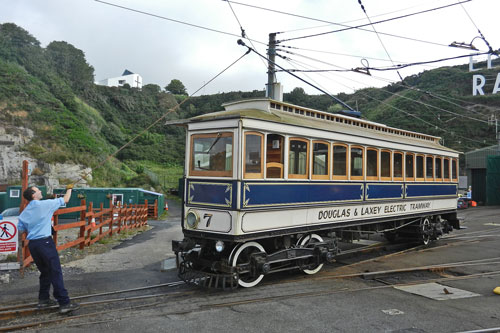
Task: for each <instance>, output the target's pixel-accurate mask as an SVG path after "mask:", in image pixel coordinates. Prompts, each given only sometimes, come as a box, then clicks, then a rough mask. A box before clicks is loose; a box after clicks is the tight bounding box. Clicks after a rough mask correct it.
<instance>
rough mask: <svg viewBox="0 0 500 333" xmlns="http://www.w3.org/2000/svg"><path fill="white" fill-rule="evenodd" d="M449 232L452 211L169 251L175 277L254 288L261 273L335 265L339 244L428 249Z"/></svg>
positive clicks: (197, 242) (196, 241)
mask: <svg viewBox="0 0 500 333" xmlns="http://www.w3.org/2000/svg"><path fill="white" fill-rule="evenodd" d="M453 228H456V229H458V228H459V221H458V220H457V218H456V213H451V214H445V215H429V216H422V217H416V218H412V219H405V220H395V221H384V222H378V223H371V224H364V225H359V224H353V225H350V226H345V225H344V226H342V227H341V228H330V229H327V230H321V229H318V230H314V231H313V230H310V231H309V232H307V233H294V234H285V235H280V236H276V237H268V238H261V239H258V240H249V241H247V242H243V241H241V242H226V244H224V249H223V250H221V251H218V250H217V249H216V247H217V246H220V244H217V243H219V242H218V241H217V240H214V239H208V238H195V237H186V238H185V239H184V240H183V241H172V249H173V251H174V252H175V254H176V257H177V266H178V272H179V277H180V278H181V279H182V280H184V281H185V282H187V283H191V284H195V285H199V286H202V287H209V288H221V289H233V288H236V287H238V286H241V287H247V288H248V287H253V286H255V285H257V284H258V283H259V282H260V281H261V280H262V279H263V277H264V275H267V274H271V273H276V272H280V271H284V270H292V269H299V270H301V271H303V272H304V273H306V274H316V273H317V272H319V271H320V270H321V269H322V267H323V265H324V264H325V263H327V262H333V261H335V256H336V255H337V254H338V253H339V252H340V249H339V248H338V242H339V241H343V242H346V241H347V242H349V241H353V240H357V239H360V238H361V236H363V235H367V234H368V235H369V234H383V235H384V236H385V238H386V239H387V240H388V241H390V242H394V241H396V239H397V238H404V239H411V240H412V241H417V242H420V243H422V244H424V245H428V244H429V243H430V242H432V241H434V240H437V239H439V237H440V236H441V235H443V234H445V233H448V232H450V231H452V230H453ZM219 250H220V248H219Z"/></svg>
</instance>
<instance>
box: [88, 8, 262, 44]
mask: <svg viewBox="0 0 500 333" xmlns="http://www.w3.org/2000/svg"><path fill="white" fill-rule="evenodd" d="M94 1H95V2H99V3H102V4H105V5H108V6H112V7H116V8H121V9H124V10H128V11H131V12H134V13H138V14H142V15H147V16H151V17H155V18H158V19H162V20H166V21H171V22H175V23H179V24H183V25H187V26H190V27H193V28H198V29H203V30H207V31H211V32H216V33H219V34H224V35H228V36H232V37H237V38H240V37H241V36H240V35H237V34H233V33H231V32H227V31H222V30H217V29H213V28H208V27H204V26H201V25H198V24H193V23H189V22H184V21H181V20H176V19H172V18H168V17H165V16H161V15H157V14H153V13H148V12H145V11H142V10H138V9H134V8H131V7H126V6H121V5H117V4H114V3H111V2H107V1H103V0H94ZM252 41H254V42H256V43H259V44H263V45H267V43H264V42H260V41H258V40H252Z"/></svg>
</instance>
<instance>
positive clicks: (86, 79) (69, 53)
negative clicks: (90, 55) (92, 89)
mask: <svg viewBox="0 0 500 333" xmlns="http://www.w3.org/2000/svg"><path fill="white" fill-rule="evenodd" d="M46 54H47V58H48V60H49V62H50V63H51V65H52V66H53V68H54V70H55V71H56V73H57V74H59V76H60V77H62V78H64V80H66V82H68V83H70V84H71V86H72V87H74V88H77V89H78V88H83V87H85V86H87V85H89V84H93V83H94V67H92V66H90V65H89V64H88V63H87V61H86V60H85V54H84V53H83V51H82V50H79V49H77V48H76V47H74V46H73V45H71V44H69V43H66V42H52V43H50V44H49V45H48V46H47V49H46Z"/></svg>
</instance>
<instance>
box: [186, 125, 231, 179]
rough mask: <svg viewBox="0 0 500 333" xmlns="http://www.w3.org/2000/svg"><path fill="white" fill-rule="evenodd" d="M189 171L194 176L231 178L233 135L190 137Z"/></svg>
mask: <svg viewBox="0 0 500 333" xmlns="http://www.w3.org/2000/svg"><path fill="white" fill-rule="evenodd" d="M190 169H191V170H190V174H191V175H194V176H213V177H231V176H232V175H233V172H232V170H233V133H231V132H219V133H209V134H194V135H192V136H191V161H190Z"/></svg>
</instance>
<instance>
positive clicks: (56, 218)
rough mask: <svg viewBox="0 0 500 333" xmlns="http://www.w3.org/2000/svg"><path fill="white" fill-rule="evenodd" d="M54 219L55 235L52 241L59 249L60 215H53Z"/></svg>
mask: <svg viewBox="0 0 500 333" xmlns="http://www.w3.org/2000/svg"><path fill="white" fill-rule="evenodd" d="M52 219H53V221H54V234H53V235H52V239H53V240H54V244H56V248H57V225H58V224H59V215H53V216H52Z"/></svg>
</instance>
